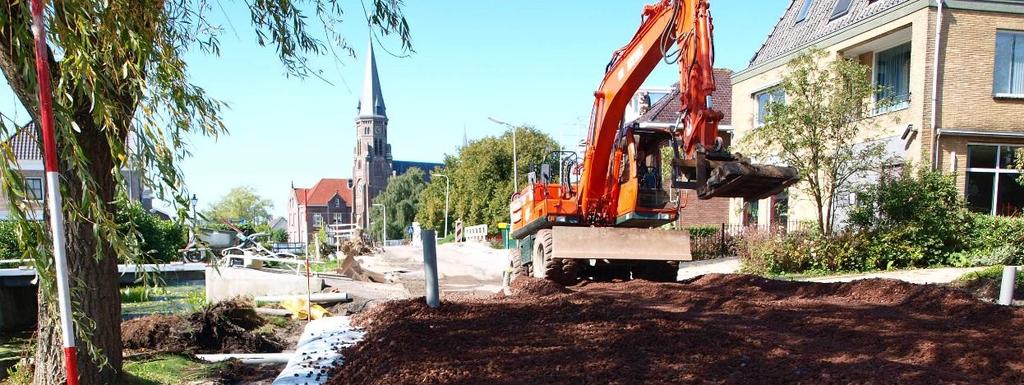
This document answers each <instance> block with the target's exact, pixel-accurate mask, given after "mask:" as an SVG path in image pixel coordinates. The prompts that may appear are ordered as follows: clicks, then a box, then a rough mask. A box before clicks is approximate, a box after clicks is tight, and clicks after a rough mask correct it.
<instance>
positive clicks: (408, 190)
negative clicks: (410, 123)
mask: <svg viewBox="0 0 1024 385" xmlns="http://www.w3.org/2000/svg"><path fill="white" fill-rule="evenodd" d="M424 178H425V174H424V173H423V170H420V169H418V168H415V167H413V168H410V169H409V170H408V171H406V172H405V174H402V175H398V176H393V177H391V179H389V180H388V187H387V189H385V190H384V191H382V192H381V193H380V195H377V197H376V198H374V200H373V203H374V204H383V205H384V208H385V209H387V231H388V236H387V239H402V238H404V237H405V236H406V234H405V228H406V227H407V226H409V225H411V224H412V222H413V221H414V219H415V217H416V212H417V211H418V210H419V208H420V197H421V195H422V193H423V189H425V188H426V187H427V182H426V180H425V179H424ZM439 179H443V178H439ZM383 211H384V210H383V209H382V208H381V207H379V206H377V207H374V208H373V210H372V211H371V212H370V222H371V224H370V234H377V235H376V237H377V238H379V237H380V233H381V229H382V227H383V226H384V215H383V214H384V212H383Z"/></svg>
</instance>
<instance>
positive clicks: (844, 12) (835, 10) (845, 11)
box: [828, 0, 855, 21]
mask: <svg viewBox="0 0 1024 385" xmlns="http://www.w3.org/2000/svg"><path fill="white" fill-rule="evenodd" d="M843 1H846V8H843V10H842V11H841V12H840V11H839V5H840V4H842V2H843ZM854 1H855V0H839V1H837V2H836V7H835V8H833V9H832V16H830V17H829V19H828V21H832V20H835V19H838V18H840V17H843V16H846V15H847V14H848V13H850V8H852V7H853V2H854Z"/></svg>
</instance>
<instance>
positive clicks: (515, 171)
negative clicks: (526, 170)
mask: <svg viewBox="0 0 1024 385" xmlns="http://www.w3.org/2000/svg"><path fill="white" fill-rule="evenodd" d="M487 119H488V120H490V121H492V122H494V123H497V124H500V125H503V126H505V127H508V128H509V129H510V130H512V188H513V189H514V190H515V191H513V193H517V192H519V156H518V154H517V151H516V131H517V130H516V127H515V126H513V125H511V124H508V123H505V122H503V121H500V120H498V119H495V118H492V117H488V118H487Z"/></svg>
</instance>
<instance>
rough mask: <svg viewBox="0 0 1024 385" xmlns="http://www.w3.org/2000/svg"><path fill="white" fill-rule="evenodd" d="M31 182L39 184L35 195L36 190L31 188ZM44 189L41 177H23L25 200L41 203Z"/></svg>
mask: <svg viewBox="0 0 1024 385" xmlns="http://www.w3.org/2000/svg"><path fill="white" fill-rule="evenodd" d="M31 182H37V183H39V194H36V193H35V190H36V189H35V187H34V186H32V183H31ZM44 189H45V185H44V184H43V178H42V177H37V176H27V177H25V192H26V196H25V197H26V198H27V200H29V201H33V202H42V200H43V196H44V194H45V192H44V191H43V190H44Z"/></svg>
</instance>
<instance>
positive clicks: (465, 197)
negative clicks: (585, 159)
mask: <svg viewBox="0 0 1024 385" xmlns="http://www.w3.org/2000/svg"><path fill="white" fill-rule="evenodd" d="M515 139H516V145H515V147H516V148H515V150H516V151H515V152H516V153H517V155H518V157H517V158H518V164H519V174H518V176H519V177H518V179H519V188H520V189H523V188H524V187H525V186H526V183H527V175H528V173H529V172H530V171H537V169H538V168H539V165H540V164H541V163H548V164H550V165H551V170H552V173H553V174H555V175H557V170H558V166H557V162H554V161H553V160H550V159H548V156H547V155H548V154H549V153H550V152H551V151H556V150H558V149H559V145H558V143H557V142H556V141H555V140H554V139H552V138H551V137H550V136H548V135H547V134H545V133H543V132H541V131H539V130H537V129H535V128H533V127H528V126H525V127H518V128H516V135H515ZM512 154H513V145H512V132H511V131H509V132H506V133H504V134H502V135H501V136H500V137H494V136H488V137H484V138H481V139H479V140H474V141H472V142H470V143H469V144H468V145H467V146H465V147H462V148H460V149H459V153H458V154H457V155H453V156H451V155H450V156H448V157H447V158H446V159H445V162H444V163H445V169H444V171H443V172H444V174H445V175H448V177H450V178H451V192H450V199H451V211H450V220H449V226H454V223H455V220H456V219H462V222H463V224H464V225H465V226H472V225H479V224H487V225H488V229H489V231H492V232H497V231H498V229H497V224H498V223H503V222H505V223H507V222H508V221H509V211H508V210H509V209H508V207H509V202H510V200H511V198H512V194H513V192H514V191H513V190H514V189H513V183H512V169H513V162H512ZM444 190H445V180H444V178H432V179H431V183H430V185H429V186H428V187H427V188H426V189H425V190H424V192H423V204H422V208H421V210H420V211H419V212H418V213H417V215H416V220H417V221H419V222H420V223H421V224H422V225H423V226H424V227H425V228H428V229H437V230H438V231H439V232H440V233H442V234H443V233H444V193H445V191H444Z"/></svg>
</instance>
